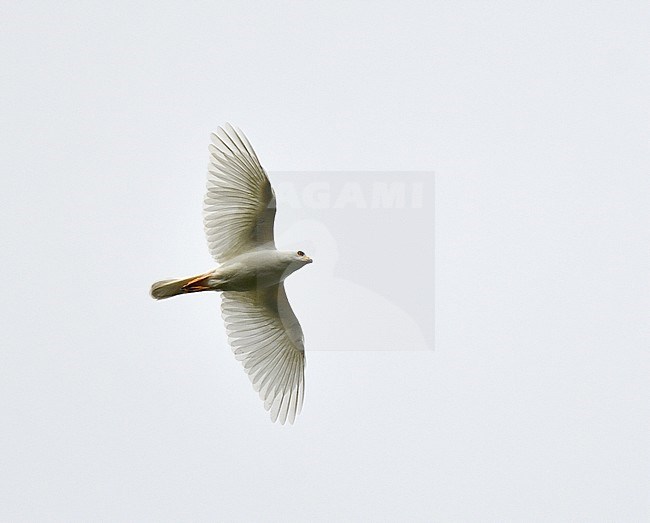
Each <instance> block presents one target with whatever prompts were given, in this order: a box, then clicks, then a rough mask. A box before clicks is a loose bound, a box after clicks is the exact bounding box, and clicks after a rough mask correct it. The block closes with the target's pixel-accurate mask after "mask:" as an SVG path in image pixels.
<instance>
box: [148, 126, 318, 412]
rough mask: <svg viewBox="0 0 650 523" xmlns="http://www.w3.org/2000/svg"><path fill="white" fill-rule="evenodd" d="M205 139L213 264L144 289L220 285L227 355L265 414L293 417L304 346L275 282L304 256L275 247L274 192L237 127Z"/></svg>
mask: <svg viewBox="0 0 650 523" xmlns="http://www.w3.org/2000/svg"><path fill="white" fill-rule="evenodd" d="M211 138H212V143H211V144H210V165H209V167H208V183H207V193H206V195H205V200H204V218H203V223H204V226H205V233H206V235H207V239H208V246H209V249H210V253H211V254H212V256H213V258H214V259H215V260H216V261H217V262H218V263H219V267H217V268H216V269H214V270H212V271H210V272H207V273H205V274H199V275H197V276H191V277H189V278H183V279H175V280H164V281H159V282H157V283H154V284H153V285H152V286H151V296H152V297H154V298H155V299H157V300H162V299H164V298H170V297H172V296H177V295H179V294H189V293H193V292H203V291H220V292H221V315H222V316H223V319H224V321H225V323H226V331H227V333H228V341H229V343H230V346H231V348H232V350H233V352H234V354H235V357H236V358H237V359H238V360H240V361H241V362H242V363H243V365H244V370H245V371H246V373H247V374H248V377H249V378H250V380H251V382H252V383H253V387H254V388H255V390H256V391H258V392H259V395H260V398H262V400H263V401H264V408H265V409H266V410H268V411H270V414H271V420H272V421H274V422H275V421H278V420H279V421H280V423H282V424H284V423H285V422H286V421H289V423H293V422H294V421H295V418H296V415H297V414H298V413H299V412H300V410H301V408H302V403H303V398H304V393H305V346H304V337H303V333H302V328H301V327H300V323H299V322H298V318H296V315H295V314H294V313H293V310H292V309H291V305H289V300H288V299H287V295H286V293H285V291H284V284H283V281H284V279H285V278H286V277H287V276H289V274H291V273H292V272H295V271H297V270H298V269H300V268H302V267H304V266H305V265H307V264H308V263H311V262H312V260H311V258H309V257H308V256H307V255H306V254H305V253H304V252H302V251H279V250H277V249H276V247H275V241H274V239H273V222H274V219H275V207H276V202H275V193H274V192H273V188H272V187H271V183H270V182H269V179H268V177H267V175H266V172H265V171H264V169H263V168H262V165H261V164H260V161H259V159H258V158H257V155H256V154H255V151H254V150H253V147H252V146H251V144H250V142H249V141H248V139H247V138H246V136H244V133H242V132H241V130H239V129H235V128H234V127H232V126H231V125H230V124H226V125H225V126H224V128H221V127H220V128H219V129H218V130H217V132H216V133H213V134H212V136H211Z"/></svg>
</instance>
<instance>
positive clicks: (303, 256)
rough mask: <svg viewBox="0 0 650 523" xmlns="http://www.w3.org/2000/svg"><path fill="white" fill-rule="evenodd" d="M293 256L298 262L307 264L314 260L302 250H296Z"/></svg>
mask: <svg viewBox="0 0 650 523" xmlns="http://www.w3.org/2000/svg"><path fill="white" fill-rule="evenodd" d="M293 257H294V260H295V261H296V262H298V263H301V264H303V265H306V264H308V263H311V262H312V261H314V260H312V259H311V258H310V257H309V256H307V255H306V254H305V253H304V252H302V251H296V252H295V253H294V254H293Z"/></svg>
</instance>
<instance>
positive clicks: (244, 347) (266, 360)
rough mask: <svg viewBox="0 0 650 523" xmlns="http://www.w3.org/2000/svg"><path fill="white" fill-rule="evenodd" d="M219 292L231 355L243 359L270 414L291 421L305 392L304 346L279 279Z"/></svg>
mask: <svg viewBox="0 0 650 523" xmlns="http://www.w3.org/2000/svg"><path fill="white" fill-rule="evenodd" d="M221 296H222V302H221V312H222V315H223V319H224V321H225V322H226V331H227V333H228V340H229V342H230V346H231V348H232V350H233V352H234V353H235V357H236V358H237V359H238V360H240V361H241V362H242V364H243V366H244V370H245V371H246V373H247V374H248V377H249V379H250V380H251V383H252V384H253V388H254V389H255V390H256V391H257V392H258V393H259V395H260V398H261V399H262V400H263V401H264V408H265V409H266V410H268V411H270V415H271V419H272V420H273V421H276V420H277V421H279V422H280V423H281V424H284V423H286V422H287V421H288V422H289V423H293V422H294V421H295V419H296V416H297V415H298V413H300V410H301V409H302V403H303V397H304V383H305V374H304V372H305V347H304V339H303V333H302V328H301V327H300V323H299V322H298V319H297V318H296V315H295V314H294V313H293V310H292V309H291V305H290V304H289V300H288V299H287V295H286V293H285V290H284V285H283V284H282V283H280V284H278V285H274V286H271V287H268V288H265V289H262V290H257V291H248V292H232V291H227V292H223V293H222V295H221Z"/></svg>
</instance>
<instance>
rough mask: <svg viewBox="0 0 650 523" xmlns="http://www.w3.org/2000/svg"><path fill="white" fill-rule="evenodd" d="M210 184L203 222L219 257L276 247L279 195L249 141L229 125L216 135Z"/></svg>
mask: <svg viewBox="0 0 650 523" xmlns="http://www.w3.org/2000/svg"><path fill="white" fill-rule="evenodd" d="M207 185H208V191H207V193H206V195H205V200H204V216H203V223H204V225H205V233H206V236H207V239H208V245H209V247H210V253H211V254H212V256H213V257H214V259H215V260H217V262H219V263H223V262H224V261H226V260H228V259H230V258H233V257H234V256H237V255H238V254H241V253H243V252H247V251H249V250H251V249H255V248H256V247H260V246H263V245H264V246H266V248H269V249H274V248H275V243H274V241H273V221H274V219H275V194H274V193H273V189H272V188H271V183H270V182H269V179H268V177H267V176H266V173H265V172H264V169H263V168H262V166H261V165H260V161H259V160H258V159H257V155H256V154H255V151H254V150H253V147H252V146H251V144H250V142H249V141H248V139H247V138H246V136H244V133H242V132H241V131H240V130H236V129H234V128H233V127H232V126H231V125H230V124H226V126H225V129H223V128H221V127H219V129H218V130H217V132H216V133H213V134H212V143H211V144H210V166H209V167H208V184H207Z"/></svg>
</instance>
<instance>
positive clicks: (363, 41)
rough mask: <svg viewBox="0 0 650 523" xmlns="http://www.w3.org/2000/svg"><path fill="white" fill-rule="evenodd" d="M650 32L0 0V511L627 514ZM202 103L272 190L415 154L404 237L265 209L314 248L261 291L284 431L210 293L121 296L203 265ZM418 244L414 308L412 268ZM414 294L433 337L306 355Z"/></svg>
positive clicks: (638, 382) (639, 391)
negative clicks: (291, 180) (415, 224)
mask: <svg viewBox="0 0 650 523" xmlns="http://www.w3.org/2000/svg"><path fill="white" fill-rule="evenodd" d="M648 27H650V6H648V4H647V2H623V3H621V2H595V3H594V2H550V3H548V2H547V3H544V4H542V3H534V2H523V3H522V2H436V1H433V2H432V1H427V2H411V3H403V2H361V1H357V2H327V3H322V4H320V5H317V4H315V3H313V2H307V3H300V2H272V3H267V2H243V3H236V4H235V3H234V2H215V1H210V2H164V1H162V2H161V1H157V2H138V3H135V4H134V3H132V2H131V3H127V2H123V3H121V2H118V3H117V4H116V3H106V2H84V3H78V2H64V3H61V2H12V3H7V4H6V5H5V7H4V9H3V15H2V19H1V20H0V66H1V68H2V71H3V77H4V81H3V82H2V86H1V87H0V90H1V95H2V96H0V107H1V112H0V114H2V125H0V148H1V149H2V150H1V157H2V160H3V174H2V177H0V200H1V201H0V204H1V205H2V211H3V212H2V216H3V219H2V221H1V222H0V223H1V226H0V238H1V240H2V244H3V246H4V248H3V255H2V257H1V258H0V259H1V264H2V268H3V272H4V275H5V276H4V283H3V288H4V292H3V293H2V296H3V297H2V299H1V301H0V307H1V308H2V315H3V318H4V321H3V322H2V339H3V342H2V350H1V351H0V358H1V361H0V446H1V447H2V452H1V456H2V461H1V466H0V520H2V521H89V520H94V521H125V522H126V521H129V522H132V521H156V522H160V521H206V522H208V521H244V522H248V521H250V522H263V521H278V522H279V521H282V522H287V521H289V522H293V521H295V522H301V521H487V520H489V521H531V520H539V521H569V520H572V521H575V520H583V521H606V520H608V521H612V520H616V521H641V520H648V519H650V502H649V501H648V499H649V498H648V495H647V493H648V492H650V443H649V441H650V440H649V439H648V429H649V421H648V420H649V419H650V387H649V385H648V383H649V382H648V376H649V375H650V352H649V351H648V347H649V346H650V330H649V329H648V325H650V321H649V320H650V318H649V317H648V311H649V310H650V279H649V276H648V267H650V252H649V251H648V245H650V227H649V226H650V205H649V201H648V200H649V195H650V177H649V176H648V172H650V154H649V151H650V148H649V144H650V125H649V123H648V115H649V114H650V96H649V94H648V93H649V92H650V89H649V88H650V71H649V65H648V64H649V62H648V56H649V53H650V37H649V36H648V31H647V28H648ZM226 121H230V122H232V123H234V124H236V125H238V126H239V127H241V128H242V129H243V130H244V131H245V132H246V134H247V136H248V137H249V139H250V140H251V142H252V143H253V145H254V146H255V149H256V151H257V154H258V156H259V157H260V159H261V161H262V164H263V165H264V167H265V168H266V169H267V171H268V172H269V174H270V176H271V179H272V181H273V173H274V172H277V173H281V172H288V171H291V172H296V171H298V172H304V173H305V175H308V173H309V172H321V173H326V172H332V171H336V172H341V171H345V172H354V171H364V172H365V171H377V172H382V173H385V172H393V171H394V172H402V173H403V172H408V171H420V172H434V173H435V209H434V211H435V222H433V221H432V222H431V224H430V229H428V230H429V231H430V235H427V234H425V233H422V234H417V235H416V234H413V233H412V232H411V233H409V232H408V231H409V230H410V229H406V230H405V231H404V233H403V235H402V236H400V237H401V238H402V240H403V241H407V240H410V243H409V245H410V247H409V248H408V249H407V248H406V247H402V246H401V244H398V243H397V240H395V241H392V242H391V241H385V242H384V252H383V256H381V255H376V254H374V252H375V249H376V248H377V246H380V245H381V242H382V241H383V240H384V238H382V237H381V235H380V232H379V231H377V230H374V229H375V228H374V227H371V226H369V227H368V229H370V230H367V232H366V233H364V232H363V230H360V229H359V228H357V227H354V226H352V225H351V226H350V228H349V229H346V231H347V232H346V233H345V235H344V233H343V232H340V231H339V230H338V229H336V228H329V227H327V224H328V223H329V216H330V215H328V214H327V213H323V214H322V215H321V218H319V220H320V221H318V220H317V221H316V222H314V217H313V216H306V217H305V218H304V221H298V222H296V223H295V224H289V223H285V225H286V227H284V226H283V234H282V242H283V245H282V246H283V247H286V248H287V249H289V248H291V249H293V248H300V247H301V246H306V247H311V251H315V252H316V253H317V254H318V251H320V259H321V260H323V262H322V263H321V265H320V268H319V257H318V256H317V255H314V257H315V263H314V264H313V265H312V266H309V267H307V268H305V269H304V270H302V271H299V272H298V273H296V274H294V275H292V276H291V277H290V279H289V281H288V283H287V289H288V294H289V298H290V299H291V300H292V305H293V306H294V309H295V310H296V314H297V315H298V317H299V318H300V320H301V322H302V324H303V327H304V329H305V338H306V348H307V362H308V363H307V371H306V386H307V390H306V396H305V404H304V408H303V412H302V414H301V415H300V416H299V418H298V420H297V422H296V424H295V425H294V426H284V427H282V426H280V425H274V424H272V423H271V422H270V420H269V418H268V415H267V413H266V412H265V411H264V410H263V408H262V405H261V402H260V400H259V398H257V396H256V394H255V393H254V391H253V390H252V387H251V385H250V383H249V381H248V379H247V377H246V375H245V373H244V372H243V370H242V369H241V365H240V363H239V362H237V361H236V360H235V358H234V357H233V355H232V353H231V351H230V349H229V347H228V346H227V343H226V337H225V330H224V327H223V323H222V320H221V318H220V314H219V298H218V297H217V296H216V295H212V294H205V293H204V294H201V295H194V296H182V297H179V298H177V299H173V300H167V301H164V302H155V301H154V300H152V299H151V298H150V297H149V294H148V290H149V286H150V285H151V283H153V282H154V281H156V280H159V279H162V278H165V277H173V276H179V277H180V276H186V275H191V274H195V273H200V272H203V271H205V270H207V269H209V268H211V267H212V266H213V265H214V264H213V261H212V260H211V258H210V256H209V254H208V250H207V246H206V242H205V238H204V235H203V229H202V221H201V219H202V218H201V201H202V197H203V191H204V185H205V176H206V165H207V162H208V154H207V146H208V141H209V133H210V132H211V131H214V130H215V129H216V127H217V126H218V125H221V124H223V123H224V122H226ZM278 200H279V201H280V200H281V198H280V196H279V197H278ZM299 211H300V209H294V210H291V213H290V214H289V211H288V210H287V214H286V215H285V216H287V217H288V216H296V215H297V213H299ZM336 212H338V211H337V210H336V209H332V213H336ZM281 215H282V208H280V209H279V210H278V220H280V219H282V218H280V216H281ZM349 216H356V217H357V218H358V219H359V220H362V219H364V218H363V216H364V215H363V214H350V215H349ZM386 216H389V215H387V214H386V215H384V217H386ZM391 216H392V215H391ZM331 217H332V219H334V217H336V219H338V220H340V219H341V215H340V214H336V215H335V214H332V215H331ZM357 218H355V219H354V223H355V224H356V225H358V223H357V221H356V220H357ZM370 222H372V220H370ZM398 223H401V222H398ZM420 223H424V222H420ZM426 223H428V222H426ZM292 225H294V227H293V228H292V227H291V226H292ZM424 230H426V228H425V229H424ZM332 231H334V232H332ZM337 231H338V232H337ZM434 239H435V291H434V296H433V298H434V299H433V300H432V301H431V300H428V297H427V296H426V295H424V296H423V294H422V293H421V292H419V291H420V288H419V286H418V284H417V280H413V278H415V276H416V275H419V276H418V278H419V277H421V275H423V274H424V275H426V274H427V270H428V271H429V274H430V273H432V272H433V270H434V263H432V262H431V256H427V255H424V254H423V253H426V252H433V251H431V249H433V246H434ZM294 241H295V242H297V243H300V244H299V245H294V244H293V242H294ZM310 242H311V243H310ZM349 245H353V246H356V249H355V250H356V252H351V251H352V248H349V247H344V246H349ZM398 245H400V247H399V248H397V246H398ZM328 246H331V247H328ZM427 249H429V250H427ZM304 250H305V251H306V252H308V254H310V251H309V250H308V249H307V248H305V249H304ZM335 250H336V253H334V251H335ZM405 251H406V252H405ZM366 252H373V256H367V257H364V258H362V259H363V265H360V264H359V263H355V258H353V257H354V256H364V253H366ZM337 257H338V258H337ZM337 259H338V260H342V261H341V262H340V263H339V264H337V261H336V260H337ZM389 262H390V263H389ZM391 263H392V266H394V268H395V270H392V269H391V268H387V267H390V266H391ZM360 267H364V269H365V270H363V271H361V270H359V268H360ZM327 270H329V271H331V272H330V273H329V274H331V275H333V277H334V276H335V277H336V281H335V283H336V285H335V286H331V285H330V286H327V289H324V285H322V281H323V280H322V278H321V276H319V275H323V274H325V273H326V271H327ZM400 271H401V272H405V273H406V274H407V275H408V276H409V277H411V280H409V281H411V283H409V285H408V286H406V287H400ZM361 275H363V278H366V280H363V278H362V276H361ZM407 279H408V278H407ZM382 280H383V281H382ZM413 281H415V283H413ZM319 282H320V284H319ZM376 285H378V286H376ZM360 288H362V289H365V291H367V292H371V291H372V292H373V293H375V294H372V296H375V297H376V296H380V298H381V299H383V300H385V301H383V302H382V301H380V299H379V298H377V299H371V300H370V299H365V298H363V295H362V294H360V292H361V291H360V290H359V289H360ZM328 289H329V290H330V292H327V290H328ZM368 289H370V290H368ZM391 289H394V290H391ZM391 296H394V299H393V300H392V301H391ZM409 296H418V297H421V298H427V299H425V300H424V301H423V306H424V307H428V306H429V305H431V306H432V307H433V305H432V304H434V303H435V346H434V347H433V350H406V348H407V347H406V345H407V341H406V340H407V339H410V338H409V336H412V335H413V330H411V329H409V330H408V331H404V334H403V336H404V338H399V337H398V338H397V341H396V342H395V343H394V347H393V349H392V350H382V351H373V350H361V349H360V350H312V351H311V352H310V341H309V340H310V333H312V336H313V339H314V345H316V341H317V340H318V339H319V337H321V338H320V339H322V337H323V336H325V335H327V332H328V330H329V331H330V332H332V333H336V335H337V336H339V339H343V338H345V339H365V338H363V333H364V331H366V332H367V333H368V336H371V335H375V336H376V335H377V332H379V331H377V332H374V331H372V329H373V328H376V329H380V328H386V327H387V326H390V325H391V323H390V322H393V321H394V322H397V321H398V319H397V318H398V313H397V312H395V311H396V309H395V308H391V307H393V306H395V304H400V303H404V300H407V299H408V298H409ZM369 302H371V303H369ZM365 303H367V304H368V308H365V307H364V304H365ZM400 307H401V310H409V307H408V306H402V305H400ZM432 310H433V309H432ZM368 311H372V314H370V313H368ZM425 317H426V315H425V314H421V315H419V316H418V315H417V314H411V315H410V316H409V317H408V318H407V317H404V318H403V321H404V322H407V320H409V318H410V320H412V321H413V322H415V324H416V325H418V324H419V326H420V327H424V326H425V325H424V322H426V320H425V319H422V318H425ZM399 321H402V320H399ZM406 324H407V323H400V324H399V325H398V326H396V327H394V328H392V327H391V328H390V329H388V330H389V334H390V335H393V336H395V335H396V334H399V333H400V332H402V331H400V329H401V328H402V327H401V326H403V325H406ZM396 325H397V324H396ZM425 330H426V329H425ZM386 336H388V334H386ZM354 337H358V338H354ZM409 343H410V342H409ZM321 348H322V347H321ZM366 349H367V348H366Z"/></svg>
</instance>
